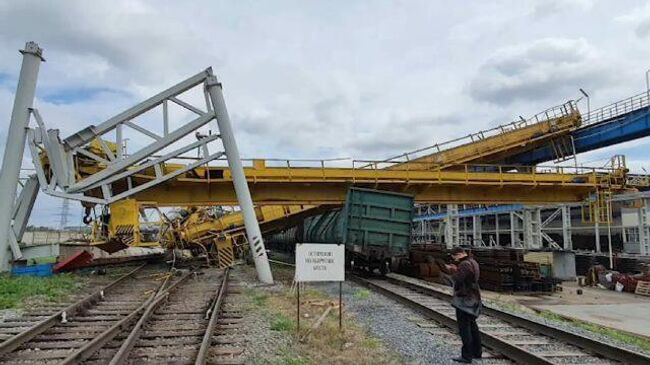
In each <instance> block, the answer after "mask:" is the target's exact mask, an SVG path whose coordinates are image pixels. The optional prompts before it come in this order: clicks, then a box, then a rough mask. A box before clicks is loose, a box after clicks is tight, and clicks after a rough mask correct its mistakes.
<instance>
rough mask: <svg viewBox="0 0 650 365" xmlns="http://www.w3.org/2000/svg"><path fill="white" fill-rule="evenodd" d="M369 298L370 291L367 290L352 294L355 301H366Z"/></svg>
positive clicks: (359, 290)
mask: <svg viewBox="0 0 650 365" xmlns="http://www.w3.org/2000/svg"><path fill="white" fill-rule="evenodd" d="M369 296H370V290H368V289H357V290H356V291H355V292H354V297H355V298H356V299H368V297H369Z"/></svg>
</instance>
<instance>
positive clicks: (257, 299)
mask: <svg viewBox="0 0 650 365" xmlns="http://www.w3.org/2000/svg"><path fill="white" fill-rule="evenodd" d="M268 298H269V296H268V295H266V294H263V293H261V294H260V293H256V294H254V295H253V297H252V299H253V304H255V305H256V306H258V307H262V306H264V304H266V300H267V299H268Z"/></svg>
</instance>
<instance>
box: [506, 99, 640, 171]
mask: <svg viewBox="0 0 650 365" xmlns="http://www.w3.org/2000/svg"><path fill="white" fill-rule="evenodd" d="M648 135H650V107H649V106H648V94H647V93H643V94H639V95H637V96H634V97H632V98H629V99H626V100H622V101H619V102H617V103H614V104H611V105H608V106H606V107H604V108H601V109H598V110H594V111H592V112H591V113H589V114H587V115H586V116H585V117H584V119H583V126H582V127H580V128H578V129H576V130H575V131H573V132H571V134H570V136H571V137H573V141H570V138H569V141H565V142H564V144H565V145H566V144H567V143H568V144H571V143H572V144H573V148H574V149H575V153H583V152H588V151H593V150H596V149H599V148H603V147H607V146H611V145H614V144H618V143H623V142H628V141H632V140H634V139H637V138H642V137H646V136H648ZM553 143H556V142H551V143H549V144H546V145H544V146H541V147H538V148H535V149H533V150H529V151H527V152H523V153H520V154H518V155H514V156H511V157H508V158H507V159H506V160H505V163H506V164H522V165H531V164H538V163H542V162H546V161H553V160H558V159H561V157H563V156H558V152H557V151H558V148H557V146H554V145H553Z"/></svg>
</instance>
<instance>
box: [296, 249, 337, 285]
mask: <svg viewBox="0 0 650 365" xmlns="http://www.w3.org/2000/svg"><path fill="white" fill-rule="evenodd" d="M295 280H296V281H298V282H302V281H345V246H344V245H335V244H321V243H299V244H297V245H296V278H295Z"/></svg>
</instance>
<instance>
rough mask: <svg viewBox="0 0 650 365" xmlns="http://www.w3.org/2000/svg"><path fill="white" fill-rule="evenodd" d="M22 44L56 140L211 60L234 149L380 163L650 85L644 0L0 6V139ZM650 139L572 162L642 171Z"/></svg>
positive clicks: (49, 215) (47, 213)
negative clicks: (613, 162) (32, 49)
mask: <svg viewBox="0 0 650 365" xmlns="http://www.w3.org/2000/svg"><path fill="white" fill-rule="evenodd" d="M29 40H33V41H36V42H37V43H39V44H40V46H41V47H42V48H43V49H44V56H45V58H46V59H47V62H46V63H44V64H42V66H41V72H40V75H39V81H38V91H37V100H36V102H35V104H36V106H37V107H38V108H39V110H40V111H41V114H43V116H44V117H45V119H46V120H47V121H48V123H49V125H50V126H51V127H56V128H60V129H61V130H62V135H63V136H64V137H65V136H68V135H69V134H70V133H72V132H74V131H77V130H79V129H81V128H83V127H85V126H87V125H89V124H92V123H94V124H96V123H98V122H100V121H102V120H104V119H107V118H108V117H110V116H112V115H114V114H117V113H118V112H119V111H121V110H123V109H125V108H126V107H128V106H131V105H133V104H135V103H136V102H138V101H140V100H142V99H144V98H146V97H148V96H151V95H152V94H154V93H156V92H157V91H159V90H161V89H163V88H166V87H169V86H171V85H172V84H174V83H176V82H178V81H180V80H182V79H183V78H185V77H188V76H190V75H192V74H194V73H196V72H198V71H200V70H202V69H204V68H205V67H208V66H212V67H213V68H214V70H215V73H216V74H217V75H218V77H219V78H220V79H221V81H222V82H223V85H224V92H225V97H226V103H227V104H228V109H229V111H230V114H231V118H232V122H233V126H234V129H235V133H236V137H237V139H238V143H239V148H240V151H241V153H242V156H243V157H278V158H333V157H353V158H358V159H380V158H387V157H389V156H391V155H393V154H396V153H399V152H404V151H407V150H412V149H415V148H418V147H423V146H426V145H430V144H433V143H435V142H441V141H444V140H446V139H449V138H450V137H457V136H462V135H465V134H467V133H470V132H472V131H477V130H479V129H482V128H486V127H490V126H494V125H497V124H500V123H503V122H509V121H511V120H514V119H516V118H518V116H519V115H523V116H530V115H533V114H535V113H536V112H539V111H541V110H543V109H546V108H548V107H551V106H554V105H557V104H561V103H563V102H565V101H566V100H569V99H577V98H578V97H579V96H580V94H579V92H578V88H583V89H585V90H586V91H587V92H588V93H589V94H590V96H591V106H592V109H594V108H596V107H598V106H602V105H605V104H608V103H611V102H614V101H617V100H619V99H623V98H626V97H628V96H631V95H633V94H636V93H639V92H642V91H644V90H645V77H644V73H645V71H646V70H647V69H648V68H650V57H649V56H650V47H648V44H649V43H648V41H649V40H650V6H649V5H647V4H646V2H644V1H625V2H619V1H605V0H602V1H591V0H575V1H571V0H543V1H542V0H540V1H533V0H530V1H521V0H519V1H496V0H492V1H458V2H453V1H431V0H426V1H403V2H399V1H349V0H348V1H320V2H316V1H274V2H271V1H267V2H259V1H250V2H249V1H241V0H238V1H230V2H222V1H204V2H198V1H192V2H189V1H188V2H185V1H183V2H181V1H173V2H166V1H134V0H130V1H118V0H111V1H4V0H0V119H1V120H3V122H2V124H1V125H0V143H1V144H2V145H4V143H5V139H6V131H7V127H8V121H9V117H10V113H11V105H12V101H13V93H14V91H15V87H16V80H17V75H18V72H19V67H20V60H21V58H20V54H19V53H18V52H17V50H18V49H20V48H22V47H23V45H24V43H25V41H29ZM580 107H581V108H582V109H583V110H586V104H582V103H581V105H580ZM649 144H650V139H645V140H640V141H635V142H632V143H630V144H627V145H619V146H616V147H613V148H607V149H603V150H600V151H596V152H592V153H589V154H586V155H584V156H581V161H583V162H585V164H587V165H589V164H591V165H597V166H598V165H602V164H603V163H604V162H605V160H606V159H607V158H608V157H610V156H611V155H613V154H616V153H625V154H627V155H628V161H629V164H630V165H631V166H632V167H633V168H635V169H640V167H641V166H646V168H648V167H650V158H648V157H647V154H646V153H645V151H647V147H648V145H649ZM60 204H61V203H60V201H58V200H56V199H52V198H49V199H45V198H39V202H38V205H37V208H36V213H37V214H35V215H34V216H35V219H34V220H33V223H36V224H49V225H56V224H57V223H58V221H59V218H58V216H57V211H58V210H60V208H59V207H60ZM73 206H75V207H76V206H77V204H76V203H75V204H73ZM73 212H75V213H74V216H72V217H71V218H70V221H71V222H75V223H76V222H77V221H80V213H77V209H76V208H75V209H74V210H73Z"/></svg>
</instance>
